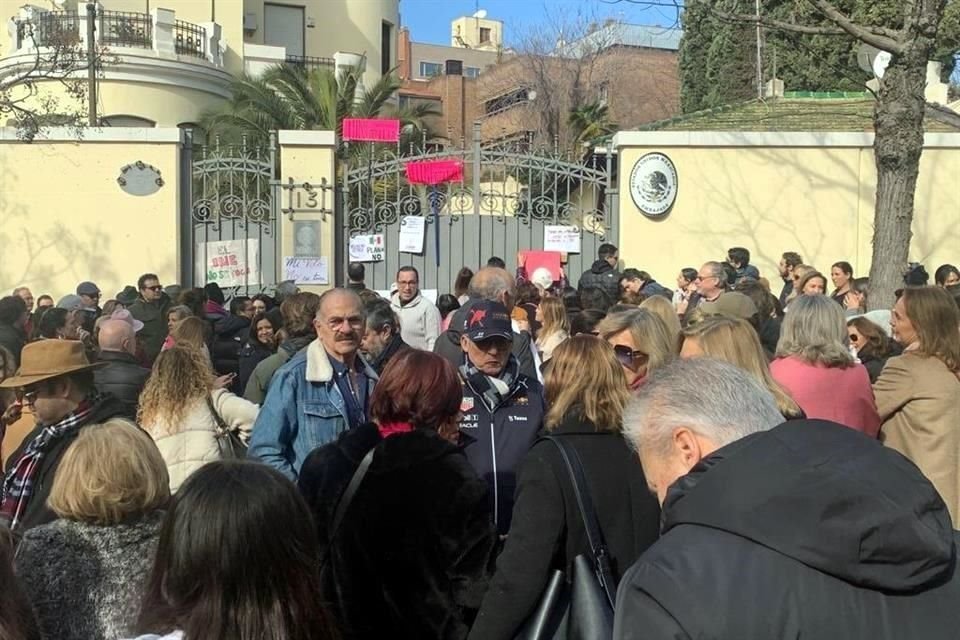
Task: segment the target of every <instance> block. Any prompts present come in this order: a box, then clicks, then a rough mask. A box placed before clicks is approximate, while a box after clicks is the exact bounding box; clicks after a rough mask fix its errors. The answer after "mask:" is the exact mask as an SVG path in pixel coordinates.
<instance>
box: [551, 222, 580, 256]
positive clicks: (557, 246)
mask: <svg viewBox="0 0 960 640" xmlns="http://www.w3.org/2000/svg"><path fill="white" fill-rule="evenodd" d="M543 250H544V251H559V252H560V253H580V229H578V228H577V227H572V226H569V225H562V224H553V225H551V224H548V225H544V226H543Z"/></svg>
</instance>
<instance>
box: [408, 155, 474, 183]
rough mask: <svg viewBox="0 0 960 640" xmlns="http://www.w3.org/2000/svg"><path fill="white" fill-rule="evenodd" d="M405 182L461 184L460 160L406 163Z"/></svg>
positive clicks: (461, 165) (461, 168)
mask: <svg viewBox="0 0 960 640" xmlns="http://www.w3.org/2000/svg"><path fill="white" fill-rule="evenodd" d="M405 166H406V169H407V182H409V183H410V184H430V185H432V184H442V183H444V182H463V162H461V161H460V160H428V161H426V162H408V163H407V164H406V165H405Z"/></svg>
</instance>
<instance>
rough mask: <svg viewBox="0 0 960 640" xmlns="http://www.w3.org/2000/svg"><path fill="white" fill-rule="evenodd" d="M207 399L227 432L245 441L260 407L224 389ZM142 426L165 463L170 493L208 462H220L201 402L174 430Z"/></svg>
mask: <svg viewBox="0 0 960 640" xmlns="http://www.w3.org/2000/svg"><path fill="white" fill-rule="evenodd" d="M210 397H211V398H212V400H213V406H214V407H215V408H216V409H217V413H219V414H220V417H221V418H223V421H224V422H225V423H227V426H228V427H230V430H231V431H236V432H238V433H239V434H240V438H241V439H242V440H243V441H244V442H249V441H250V432H251V431H253V423H254V422H256V420H257V414H258V413H259V412H260V407H258V406H257V405H255V404H253V403H252V402H250V401H249V400H244V399H243V398H240V397H238V396H235V395H233V394H232V393H230V392H229V391H226V390H224V389H215V390H214V391H213V393H211V394H210ZM142 426H143V428H144V429H145V430H146V431H147V433H149V434H150V435H151V436H152V437H153V440H154V442H156V443H157V448H158V449H160V454H161V455H162V456H163V459H164V461H165V462H166V463H167V472H168V473H169V474H170V491H171V493H172V492H175V491H176V490H177V489H179V488H180V485H181V484H183V482H184V480H186V479H187V476H189V475H190V474H191V473H193V472H194V471H196V470H197V469H199V468H200V467H202V466H203V465H205V464H206V463H208V462H211V461H213V460H219V459H220V449H219V447H218V446H217V439H216V437H215V436H214V433H215V431H216V427H217V423H216V421H215V419H214V417H213V415H212V414H211V413H210V408H209V407H208V406H207V403H206V401H204V400H198V401H197V402H196V403H195V404H194V406H193V407H191V408H190V409H189V410H188V411H187V413H186V416H185V417H184V419H183V421H182V423H181V424H179V425H177V428H173V429H171V428H170V426H169V425H167V424H165V423H156V424H143V425H142Z"/></svg>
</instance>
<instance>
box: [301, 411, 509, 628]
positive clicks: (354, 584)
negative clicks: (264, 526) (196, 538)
mask: <svg viewBox="0 0 960 640" xmlns="http://www.w3.org/2000/svg"><path fill="white" fill-rule="evenodd" d="M372 447H377V449H376V453H375V454H374V457H373V462H372V463H371V465H370V468H369V469H368V472H367V474H366V476H365V477H364V479H363V481H362V482H361V484H360V488H359V489H358V490H357V492H356V494H355V496H354V499H353V501H352V502H351V503H350V505H349V507H348V508H347V510H346V512H345V516H344V518H343V521H342V523H341V525H340V529H339V531H338V532H337V534H336V536H335V538H334V540H333V541H332V543H331V541H330V526H331V523H332V520H333V514H334V511H335V509H336V507H337V501H338V499H339V496H340V495H341V494H342V493H343V491H344V489H345V488H346V486H347V484H348V483H349V482H350V479H351V477H352V476H353V473H354V471H355V470H356V468H357V466H358V465H359V463H360V461H361V460H362V459H363V457H364V456H365V455H366V453H367V452H368V451H369V450H370V449H371V448H372ZM300 490H301V492H302V493H303V494H304V496H305V497H306V499H307V502H308V503H309V504H310V506H311V510H312V511H313V513H314V516H315V520H316V523H317V528H318V531H319V537H320V546H321V549H322V551H323V553H325V554H329V557H328V559H327V563H326V565H325V569H324V572H323V575H324V580H323V586H324V594H323V596H324V600H326V601H327V602H330V603H331V604H332V605H333V607H334V609H335V611H336V614H337V616H338V619H339V621H340V623H341V625H342V631H343V637H344V638H347V639H349V640H361V639H363V640H367V639H369V640H373V639H377V640H380V639H382V638H393V639H394V640H401V639H407V638H409V639H411V640H413V639H417V640H421V639H423V638H431V639H435V640H459V639H462V638H465V637H466V635H467V631H468V629H469V625H470V624H471V623H472V621H473V618H474V617H475V615H476V612H477V609H479V608H480V602H481V600H482V599H483V594H484V592H485V591H486V589H487V582H488V580H489V577H490V575H491V573H492V569H493V555H494V552H495V548H496V544H497V536H496V532H495V530H494V527H493V523H492V517H491V512H490V503H489V501H488V498H487V491H488V490H487V485H486V483H485V482H484V481H483V480H481V479H480V478H479V477H477V474H476V472H475V471H474V470H473V468H472V467H471V466H470V463H469V462H467V459H466V458H465V457H464V455H463V453H462V452H461V451H460V450H459V448H458V447H456V446H455V445H453V444H451V443H449V442H447V441H446V440H444V439H443V438H441V437H440V436H439V435H437V433H435V432H433V431H426V430H415V431H413V432H410V433H402V434H399V435H391V436H389V437H387V438H386V439H382V438H381V436H380V433H379V431H378V429H377V426H376V425H374V424H367V425H363V426H361V427H358V428H356V429H351V430H350V431H348V432H346V433H344V434H343V435H341V436H340V438H339V439H338V440H337V441H335V442H332V443H330V444H328V445H326V446H324V447H322V448H320V449H317V450H316V451H314V452H313V453H312V454H311V455H310V456H309V457H308V458H307V460H306V462H304V465H303V468H302V470H301V472H300Z"/></svg>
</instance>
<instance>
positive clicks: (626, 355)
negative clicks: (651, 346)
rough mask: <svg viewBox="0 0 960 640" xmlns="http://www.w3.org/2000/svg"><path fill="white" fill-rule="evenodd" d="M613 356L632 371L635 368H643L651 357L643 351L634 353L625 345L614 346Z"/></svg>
mask: <svg viewBox="0 0 960 640" xmlns="http://www.w3.org/2000/svg"><path fill="white" fill-rule="evenodd" d="M613 354H614V355H615V356H616V357H617V361H618V362H619V363H620V364H622V365H623V366H625V367H628V368H630V369H632V368H633V367H635V366H643V365H644V364H646V363H647V360H649V358H650V356H648V355H647V354H645V353H644V352H643V351H634V350H633V349H631V348H630V347H628V346H626V345H624V344H618V345H616V346H614V347H613Z"/></svg>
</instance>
